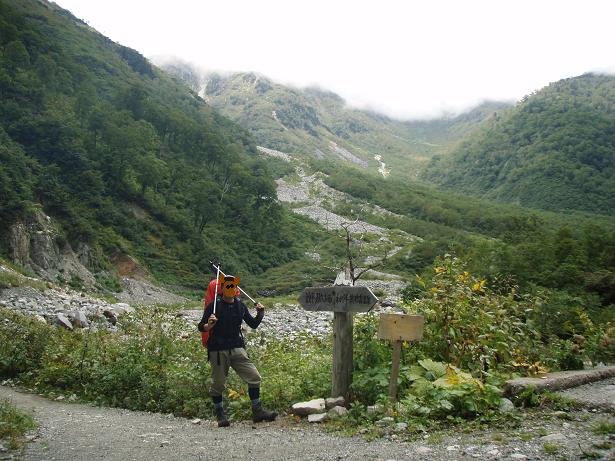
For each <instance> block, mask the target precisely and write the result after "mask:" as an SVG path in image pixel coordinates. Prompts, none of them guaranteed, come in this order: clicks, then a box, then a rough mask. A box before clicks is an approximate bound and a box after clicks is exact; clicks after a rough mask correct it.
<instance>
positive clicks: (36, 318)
mask: <svg viewBox="0 0 615 461" xmlns="http://www.w3.org/2000/svg"><path fill="white" fill-rule="evenodd" d="M34 319H35V320H37V321H39V322H41V323H44V324H47V320H45V317H43V316H42V315H41V314H36V315H35V316H34Z"/></svg>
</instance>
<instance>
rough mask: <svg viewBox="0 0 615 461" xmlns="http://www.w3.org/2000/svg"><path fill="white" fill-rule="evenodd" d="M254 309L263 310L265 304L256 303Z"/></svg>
mask: <svg viewBox="0 0 615 461" xmlns="http://www.w3.org/2000/svg"><path fill="white" fill-rule="evenodd" d="M256 310H257V311H264V310H265V306H263V305H262V304H261V303H256Z"/></svg>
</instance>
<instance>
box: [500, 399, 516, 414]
mask: <svg viewBox="0 0 615 461" xmlns="http://www.w3.org/2000/svg"><path fill="white" fill-rule="evenodd" d="M499 409H500V411H501V412H502V413H510V412H511V411H513V410H514V409H515V404H514V403H512V402H511V401H510V400H509V399H506V398H502V399H500V407H499Z"/></svg>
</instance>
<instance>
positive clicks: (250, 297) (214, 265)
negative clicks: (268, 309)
mask: <svg viewBox="0 0 615 461" xmlns="http://www.w3.org/2000/svg"><path fill="white" fill-rule="evenodd" d="M209 263H210V264H211V265H212V267H213V268H215V269H217V270H218V274H222V277H226V274H225V273H224V272H222V270H220V266H216V264H215V263H214V262H213V261H209ZM216 283H218V282H216ZM237 288H239V291H241V292H242V293H243V294H244V295H246V297H247V298H248V299H249V300H250V301H252V302H253V303H254V304H257V302H256V301H254V298H252V296H250V295H249V294H248V293H246V292H245V291H243V288H241V287H240V286H238V287H237ZM217 289H218V287H217V285H216V290H217ZM214 312H216V307H215V306H214Z"/></svg>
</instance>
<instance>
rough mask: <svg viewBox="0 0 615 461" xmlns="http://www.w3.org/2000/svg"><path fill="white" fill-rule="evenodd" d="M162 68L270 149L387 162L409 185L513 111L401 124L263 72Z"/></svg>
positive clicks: (372, 164) (484, 108) (490, 106)
mask: <svg viewBox="0 0 615 461" xmlns="http://www.w3.org/2000/svg"><path fill="white" fill-rule="evenodd" d="M161 65H162V66H163V68H165V69H166V70H167V71H169V72H170V73H171V74H173V75H175V76H177V77H178V78H180V79H182V80H183V81H185V82H186V83H187V84H188V85H189V86H190V87H191V89H192V90H193V91H195V92H198V93H199V94H200V95H201V96H202V97H203V98H204V99H205V100H206V101H207V102H208V103H210V104H211V105H212V106H213V107H215V108H217V109H219V110H220V111H221V112H222V113H223V114H224V115H226V116H227V117H229V118H230V119H232V120H234V121H236V122H237V123H239V124H240V125H241V126H243V127H244V128H246V129H247V130H248V131H250V132H251V133H252V134H253V135H254V137H255V139H256V141H257V143H258V144H259V145H261V146H263V147H266V148H270V149H275V150H279V151H283V152H287V153H293V154H299V155H300V156H302V157H304V156H308V157H313V158H331V157H333V158H335V157H337V158H344V159H345V160H346V161H349V163H351V164H352V163H354V164H355V165H359V166H361V167H363V168H367V169H369V170H373V171H377V170H378V169H379V168H380V167H381V163H380V162H384V163H385V167H384V168H385V169H386V170H387V171H388V172H390V173H391V174H392V175H393V176H398V177H405V178H408V177H410V178H415V177H416V175H417V174H418V171H420V170H421V169H422V168H423V167H424V165H425V164H426V162H427V161H428V160H429V159H430V158H431V157H432V156H433V155H435V154H437V153H442V152H445V151H446V150H447V149H448V148H449V147H450V146H451V145H452V144H454V143H455V142H456V141H458V140H459V139H461V138H462V137H463V136H464V135H465V134H466V133H469V132H471V131H472V130H473V129H474V128H476V127H477V126H478V125H479V124H480V123H481V122H482V121H483V120H484V119H485V118H488V117H490V116H491V115H492V113H493V112H497V111H499V110H502V109H503V108H506V107H508V105H507V104H505V103H498V102H486V103H484V104H482V105H481V106H479V107H477V108H475V109H474V110H473V111H471V112H469V113H467V114H462V115H460V116H457V117H447V118H440V119H435V120H432V121H399V120H395V119H392V118H390V117H387V116H385V115H382V114H378V113H376V112H373V111H366V110H358V109H354V108H352V107H349V106H348V105H347V104H346V102H345V101H344V99H342V98H341V97H340V96H338V95H337V94H335V93H333V92H331V91H327V90H324V89H320V88H314V87H312V88H304V89H297V88H293V87H290V86H286V85H282V84H279V83H276V82H273V81H271V80H270V79H268V78H266V77H264V76H262V75H258V74H255V73H236V74H228V75H222V74H218V73H206V72H200V71H199V70H197V69H195V68H194V67H193V66H191V65H190V64H186V63H182V62H179V61H169V60H167V61H166V62H163V63H161ZM376 155H378V156H380V157H379V158H380V160H378V159H376V158H375V156H376Z"/></svg>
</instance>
